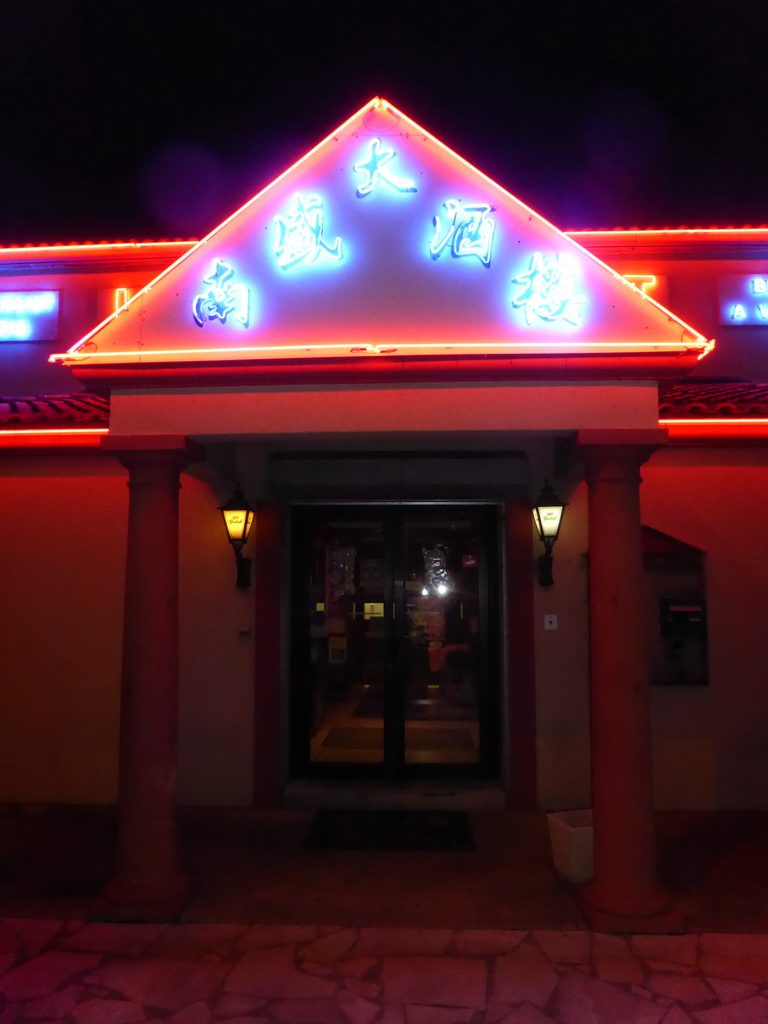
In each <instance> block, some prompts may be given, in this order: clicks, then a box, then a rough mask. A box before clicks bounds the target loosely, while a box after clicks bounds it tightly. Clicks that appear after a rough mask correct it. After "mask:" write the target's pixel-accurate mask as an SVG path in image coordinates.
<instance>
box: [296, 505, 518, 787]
mask: <svg viewBox="0 0 768 1024" xmlns="http://www.w3.org/2000/svg"><path fill="white" fill-rule="evenodd" d="M294 515H295V519H294V548H293V568H294V571H293V602H292V604H293V614H292V638H291V652H292V659H291V660H292V664H291V675H292V708H293V715H292V720H293V735H292V750H293V770H294V774H301V775H321V776H322V775H326V776H344V775H348V776H350V777H352V776H354V777H363V776H368V777H383V778H397V777H408V776H412V777H418V776H422V777H429V776H452V777H459V778H460V777H487V776H490V775H492V774H493V772H494V769H495V766H496V763H497V743H496V741H495V731H494V729H493V728H492V726H491V723H496V725H497V724H498V710H497V705H498V694H497V692H496V690H497V686H496V687H494V686H493V685H492V683H493V682H496V681H497V679H498V672H497V671H496V657H495V648H496V647H497V642H496V636H497V633H496V609H495V602H492V601H490V600H489V595H490V593H491V592H492V589H493V588H494V587H495V585H496V580H495V572H494V567H495V564H496V561H497V559H496V555H495V550H494V548H495V545H494V543H493V542H494V537H495V514H494V509H493V508H492V507H489V506H482V505H466V506H443V505H390V506H335V507H324V508H318V507H312V508H310V507H307V508H303V509H296V510H295V512H294Z"/></svg>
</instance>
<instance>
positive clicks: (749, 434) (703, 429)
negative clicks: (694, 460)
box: [659, 417, 768, 441]
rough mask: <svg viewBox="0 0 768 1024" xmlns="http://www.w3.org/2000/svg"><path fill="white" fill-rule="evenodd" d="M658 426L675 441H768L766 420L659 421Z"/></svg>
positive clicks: (742, 418) (767, 419) (718, 418)
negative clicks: (665, 430) (663, 428)
mask: <svg viewBox="0 0 768 1024" xmlns="http://www.w3.org/2000/svg"><path fill="white" fill-rule="evenodd" d="M659 426H660V427H665V428H666V429H667V430H668V431H669V436H670V439H671V440H673V441H675V440H678V441H686V440H687V441H716V440H728V439H732V440H737V439H739V438H742V439H743V440H745V441H746V440H753V441H754V440H765V439H768V418H764V417H755V418H748V417H733V418H732V419H728V418H725V417H713V418H711V419H704V418H702V419H694V418H693V417H690V418H689V417H680V418H678V419H672V418H667V419H659Z"/></svg>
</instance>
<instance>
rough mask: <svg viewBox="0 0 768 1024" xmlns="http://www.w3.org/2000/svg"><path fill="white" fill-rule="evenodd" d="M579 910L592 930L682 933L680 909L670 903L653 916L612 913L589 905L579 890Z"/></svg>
mask: <svg viewBox="0 0 768 1024" xmlns="http://www.w3.org/2000/svg"><path fill="white" fill-rule="evenodd" d="M576 900H577V902H578V905H579V910H580V911H581V913H582V916H583V917H584V919H585V921H586V923H587V926H588V927H589V928H590V929H591V930H592V931H593V932H604V933H606V934H622V935H684V934H685V932H686V927H685V917H684V914H683V912H682V909H681V908H680V907H678V906H676V905H674V904H673V905H672V906H671V907H669V908H668V909H667V910H666V911H664V912H663V913H661V914H656V915H654V916H653V917H643V916H640V915H638V916H633V915H626V914H612V913H609V912H608V911H606V910H598V909H597V908H596V907H592V906H590V904H589V903H587V902H586V900H585V899H584V898H583V896H582V895H581V893H580V892H578V891H577V892H576Z"/></svg>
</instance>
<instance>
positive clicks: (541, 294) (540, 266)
mask: <svg viewBox="0 0 768 1024" xmlns="http://www.w3.org/2000/svg"><path fill="white" fill-rule="evenodd" d="M575 281H576V276H575V274H574V273H573V272H572V270H570V269H569V267H568V261H567V257H564V256H561V255H560V254H558V255H557V256H554V257H550V258H547V257H545V256H544V255H542V253H540V252H535V253H534V254H533V256H532V257H531V261H530V265H529V267H528V269H527V270H524V271H522V272H521V273H520V274H518V275H517V277H516V278H515V279H514V283H515V284H517V285H520V288H519V289H518V290H517V292H516V294H515V295H514V297H513V298H512V305H513V306H514V307H515V309H522V310H523V313H524V314H525V322H526V323H527V324H530V323H531V322H533V321H534V320H535V319H536V318H538V319H540V320H543V321H544V322H545V323H548V322H549V323H551V322H553V321H555V320H560V321H562V322H564V323H568V324H573V325H574V326H578V324H579V323H580V320H581V307H582V305H583V304H584V296H583V295H579V294H578V292H577V291H576V284H575Z"/></svg>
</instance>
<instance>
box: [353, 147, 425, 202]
mask: <svg viewBox="0 0 768 1024" xmlns="http://www.w3.org/2000/svg"><path fill="white" fill-rule="evenodd" d="M396 156H397V154H396V153H395V151H394V149H389V148H387V147H386V146H384V145H382V142H381V139H373V141H372V142H371V143H370V145H369V148H368V155H367V157H366V158H365V159H364V160H360V161H358V163H356V164H355V166H354V170H355V171H357V173H358V174H362V175H363V181H362V182H361V184H360V185H358V187H357V190H356V192H355V195H356V196H357V198H358V199H363V198H364V197H365V196H369V195H370V194H371V192H373V190H374V189H375V188H376V186H377V185H378V184H379V183H380V182H384V184H385V185H387V186H388V187H389V188H391V189H394V190H395V192H415V191H416V186H415V185H414V183H413V182H412V181H411V180H410V178H403V177H401V176H400V175H399V174H395V172H394V171H392V170H388V169H387V164H389V163H390V161H392V160H394V158H395V157H396Z"/></svg>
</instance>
